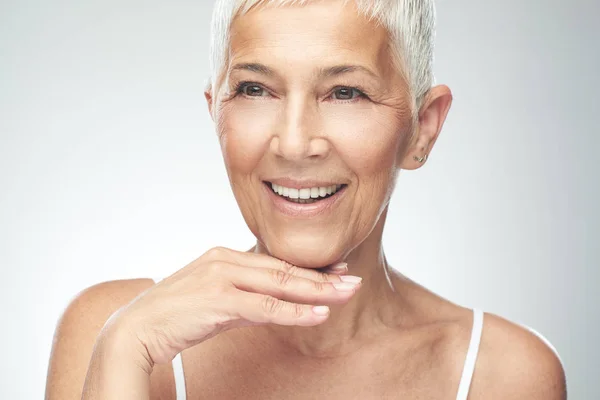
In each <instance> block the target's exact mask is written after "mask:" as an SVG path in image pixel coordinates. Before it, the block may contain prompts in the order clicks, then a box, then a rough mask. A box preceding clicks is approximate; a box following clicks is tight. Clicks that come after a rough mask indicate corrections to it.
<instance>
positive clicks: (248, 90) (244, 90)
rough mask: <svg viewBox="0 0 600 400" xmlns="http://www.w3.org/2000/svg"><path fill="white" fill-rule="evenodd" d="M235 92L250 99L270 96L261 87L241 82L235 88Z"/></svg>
mask: <svg viewBox="0 0 600 400" xmlns="http://www.w3.org/2000/svg"><path fill="white" fill-rule="evenodd" d="M235 92H236V93H241V94H243V95H244V96H248V97H263V96H266V95H267V94H268V93H267V91H266V90H265V89H263V88H262V87H261V86H260V85H257V84H256V83H252V82H240V84H239V85H237V87H236V88H235Z"/></svg>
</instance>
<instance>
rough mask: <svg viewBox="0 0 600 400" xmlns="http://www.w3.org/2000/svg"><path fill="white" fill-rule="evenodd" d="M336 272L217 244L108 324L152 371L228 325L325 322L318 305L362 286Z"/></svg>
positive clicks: (339, 300) (338, 299) (335, 301)
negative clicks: (134, 342) (128, 339)
mask: <svg viewBox="0 0 600 400" xmlns="http://www.w3.org/2000/svg"><path fill="white" fill-rule="evenodd" d="M346 271H347V269H346V270H344V269H342V272H341V273H344V272H346ZM339 274H340V272H336V271H334V270H332V269H331V268H325V269H321V270H310V269H307V268H300V267H295V266H293V265H290V264H288V263H286V262H284V261H281V260H278V259H276V258H274V257H270V256H267V255H263V254H255V253H245V252H238V251H234V250H230V249H226V248H222V247H217V248H214V249H211V250H209V251H208V252H206V253H205V254H204V255H202V256H201V257H199V258H198V259H196V260H194V261H193V262H191V263H190V264H189V265H187V266H185V267H184V268H182V269H180V270H179V271H177V272H176V273H174V274H173V275H171V276H169V277H168V278H165V279H164V280H162V281H160V282H159V283H157V284H156V285H154V286H153V287H151V288H149V289H148V290H146V291H145V292H143V293H142V294H141V295H140V296H138V297H137V298H136V299H135V300H134V301H132V302H131V303H129V304H128V305H127V306H125V307H124V308H122V309H120V310H119V311H118V312H117V313H115V315H113V317H111V320H112V321H110V322H111V325H116V326H119V327H121V328H122V329H127V330H129V332H133V333H134V335H132V336H133V337H137V339H138V340H139V341H140V342H141V344H142V346H139V348H140V349H145V350H144V351H145V352H147V354H144V355H143V357H144V358H145V359H146V360H147V361H148V363H149V364H150V365H149V366H148V367H149V369H150V370H151V369H152V367H153V366H154V364H162V363H168V362H171V360H172V359H173V357H175V355H177V354H178V353H179V352H181V351H183V350H184V349H186V348H188V347H192V346H194V345H196V344H198V343H200V342H203V341H205V340H207V339H209V338H211V337H213V336H215V335H217V334H219V333H220V332H223V331H226V330H229V329H232V328H238V327H244V326H252V325H261V324H279V325H298V326H313V325H318V324H320V323H322V322H324V321H325V320H326V319H327V317H328V312H329V309H328V307H326V306H322V305H323V304H343V303H345V302H347V301H348V300H349V299H350V298H351V297H352V295H353V294H354V293H355V292H356V290H357V289H358V288H359V287H360V278H357V277H346V276H340V275H339ZM313 305H317V306H320V307H315V308H313Z"/></svg>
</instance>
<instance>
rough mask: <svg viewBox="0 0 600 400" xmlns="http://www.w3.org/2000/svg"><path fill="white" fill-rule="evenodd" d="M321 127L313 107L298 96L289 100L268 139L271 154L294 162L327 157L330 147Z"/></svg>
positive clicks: (315, 107)
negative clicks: (272, 133) (274, 130)
mask: <svg viewBox="0 0 600 400" xmlns="http://www.w3.org/2000/svg"><path fill="white" fill-rule="evenodd" d="M320 126H321V124H320V123H319V113H318V110H317V105H316V104H314V103H312V102H310V101H308V100H306V99H304V98H302V97H301V96H300V95H296V96H290V97H288V99H287V100H286V103H285V106H284V111H283V112H282V113H281V115H280V118H279V123H278V124H277V128H276V132H275V135H274V136H273V139H272V140H271V151H272V152H273V153H274V154H276V155H277V156H279V157H282V158H284V159H286V160H290V161H295V162H300V161H306V160H314V159H322V158H325V157H327V155H328V154H329V151H330V145H329V142H328V140H327V139H326V138H325V137H324V135H323V134H322V132H321V129H320Z"/></svg>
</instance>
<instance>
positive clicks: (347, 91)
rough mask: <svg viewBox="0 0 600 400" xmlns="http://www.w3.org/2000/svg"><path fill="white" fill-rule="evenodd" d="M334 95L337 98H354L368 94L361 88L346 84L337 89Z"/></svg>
mask: <svg viewBox="0 0 600 400" xmlns="http://www.w3.org/2000/svg"><path fill="white" fill-rule="evenodd" d="M332 96H333V97H334V99H335V100H354V99H356V98H358V97H366V95H365V94H364V93H363V92H361V91H360V90H358V89H356V88H353V87H346V86H342V87H339V88H337V89H335V90H334V91H333V94H332Z"/></svg>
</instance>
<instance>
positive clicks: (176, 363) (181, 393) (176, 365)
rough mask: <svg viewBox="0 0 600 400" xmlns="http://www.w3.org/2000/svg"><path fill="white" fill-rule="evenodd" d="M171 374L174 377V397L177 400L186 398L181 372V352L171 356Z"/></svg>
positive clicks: (183, 376)
mask: <svg viewBox="0 0 600 400" xmlns="http://www.w3.org/2000/svg"><path fill="white" fill-rule="evenodd" d="M172 364H173V376H174V378H175V396H176V397H175V398H176V399H177V400H186V396H187V395H186V390H185V375H184V373H183V358H182V357H181V353H177V355H176V356H175V358H173V362H172Z"/></svg>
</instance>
